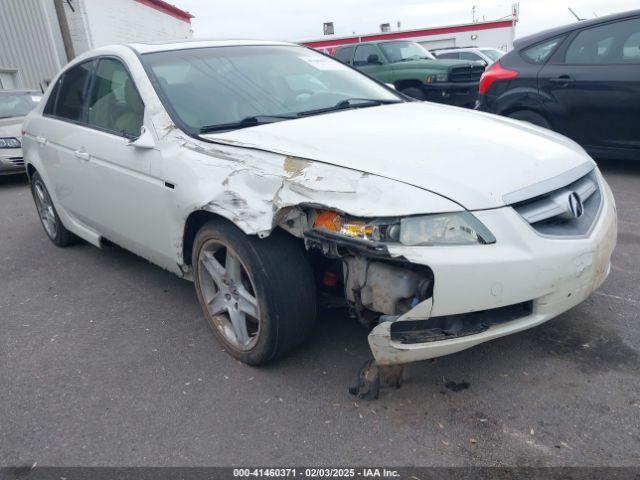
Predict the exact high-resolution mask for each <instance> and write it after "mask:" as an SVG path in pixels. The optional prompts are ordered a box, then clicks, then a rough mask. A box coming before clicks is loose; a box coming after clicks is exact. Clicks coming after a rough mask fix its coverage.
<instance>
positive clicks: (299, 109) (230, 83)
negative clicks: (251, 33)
mask: <svg viewBox="0 0 640 480" xmlns="http://www.w3.org/2000/svg"><path fill="white" fill-rule="evenodd" d="M143 62H144V63H145V65H146V66H147V67H148V69H150V70H151V73H152V76H154V77H155V79H156V80H157V82H156V85H157V87H159V89H160V90H161V91H162V94H164V97H165V99H166V101H167V102H168V104H169V105H167V106H168V107H170V108H169V110H173V116H177V117H178V119H179V121H180V122H181V123H182V125H181V127H182V128H183V129H185V130H186V131H187V132H188V133H190V134H192V135H194V134H197V133H201V132H203V131H206V130H221V129H223V128H217V129H216V128H215V127H216V126H220V127H224V126H226V125H228V126H229V128H228V129H233V128H234V127H235V128H240V127H246V126H253V125H256V124H260V123H265V122H267V121H269V122H271V121H277V120H285V119H288V118H296V117H297V116H300V115H302V114H305V113H306V114H320V113H325V111H331V110H333V109H339V108H345V107H347V108H351V103H350V102H351V101H353V100H357V101H360V102H361V103H358V102H354V103H353V105H354V108H355V107H356V106H358V105H360V106H363V107H364V106H375V105H379V104H381V103H395V102H399V101H401V99H400V98H399V96H398V95H396V94H395V93H393V92H391V91H390V90H388V89H386V88H385V87H383V86H381V85H379V84H377V83H376V82H374V81H373V80H371V79H369V78H368V77H366V76H365V75H363V74H361V73H358V72H357V71H355V70H353V69H352V68H350V67H347V66H346V65H344V64H343V63H341V62H338V61H337V60H333V59H332V58H329V57H326V56H324V55H321V54H319V53H317V52H314V51H313V50H309V49H307V48H303V47H296V46H241V47H209V48H196V49H189V50H175V51H166V52H156V53H148V54H145V55H143ZM362 101H364V102H362ZM234 124H237V125H234Z"/></svg>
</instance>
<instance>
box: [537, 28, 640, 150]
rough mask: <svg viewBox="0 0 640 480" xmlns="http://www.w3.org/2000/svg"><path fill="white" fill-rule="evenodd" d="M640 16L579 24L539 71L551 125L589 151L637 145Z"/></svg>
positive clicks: (639, 137)
mask: <svg viewBox="0 0 640 480" xmlns="http://www.w3.org/2000/svg"><path fill="white" fill-rule="evenodd" d="M638 79H640V18H634V19H628V20H623V21H616V22H611V23H607V24H604V25H600V26H597V27H591V28H586V29H583V30H579V31H577V32H576V33H574V34H573V35H572V38H570V39H569V41H568V42H566V43H565V45H564V46H563V48H561V49H559V50H558V51H557V52H556V53H555V54H554V56H553V58H552V59H551V60H550V61H549V62H548V63H547V64H546V65H545V66H544V67H543V68H542V70H541V71H540V74H539V77H538V82H539V88H540V90H541V92H542V93H543V94H544V95H546V96H547V97H549V98H550V100H551V101H550V102H549V103H548V105H549V106H548V108H550V109H552V110H554V111H552V112H551V113H552V115H551V117H552V118H554V119H556V124H554V128H555V129H556V130H558V131H559V132H560V133H563V134H565V135H567V136H569V137H571V138H572V139H574V140H576V141H577V142H578V143H580V144H581V145H583V146H585V147H587V148H588V149H590V150H592V151H593V152H595V153H597V154H598V153H601V152H606V153H605V154H607V155H611V154H613V155H615V152H616V151H618V152H620V154H624V153H625V150H626V151H633V150H634V149H636V151H637V149H640V122H639V121H638V119H639V118H640V81H638Z"/></svg>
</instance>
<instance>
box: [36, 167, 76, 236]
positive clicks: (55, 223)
mask: <svg viewBox="0 0 640 480" xmlns="http://www.w3.org/2000/svg"><path fill="white" fill-rule="evenodd" d="M31 195H33V201H34V202H35V204H36V209H37V210H38V217H40V222H41V223H42V226H43V227H44V231H45V233H46V234H47V236H48V237H49V240H51V241H52V242H53V243H54V244H55V245H57V246H58V247H68V246H69V245H73V244H75V243H78V242H79V241H80V239H79V238H78V237H76V236H75V235H74V234H73V233H71V232H70V231H69V230H67V229H66V228H65V226H64V225H63V224H62V222H61V221H60V217H59V216H58V212H56V208H55V207H54V206H53V200H51V196H50V195H49V191H48V190H47V187H46V186H45V185H44V181H43V180H42V177H41V176H40V174H39V173H38V172H35V173H34V174H33V176H32V177H31Z"/></svg>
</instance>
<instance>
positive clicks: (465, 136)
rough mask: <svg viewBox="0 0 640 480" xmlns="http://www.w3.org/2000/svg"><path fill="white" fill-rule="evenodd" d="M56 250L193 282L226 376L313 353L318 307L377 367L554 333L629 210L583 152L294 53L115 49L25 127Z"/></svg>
mask: <svg viewBox="0 0 640 480" xmlns="http://www.w3.org/2000/svg"><path fill="white" fill-rule="evenodd" d="M23 129H24V131H25V137H24V149H25V158H26V162H27V169H28V174H29V178H30V181H31V186H32V192H33V196H34V199H35V203H36V206H37V209H38V212H39V214H40V218H41V220H42V224H43V226H44V229H45V231H46V233H47V235H48V236H49V237H50V238H51V240H52V241H53V242H54V243H55V244H56V245H59V246H66V245H70V244H72V243H73V242H74V241H75V240H77V238H81V239H84V240H86V241H87V242H90V243H92V244H94V245H96V246H100V245H101V244H102V242H103V240H105V239H108V240H109V241H111V242H114V243H116V244H119V245H121V246H123V247H124V248H126V249H129V250H131V251H133V252H135V253H136V254H138V255H140V256H141V257H144V258H146V259H148V260H149V261H151V262H153V263H155V264H157V265H159V266H161V267H163V268H165V269H167V270H170V271H172V272H174V273H175V274H177V275H179V276H181V277H184V278H185V279H189V280H193V281H194V283H195V289H196V292H197V296H198V299H199V301H200V303H201V305H202V310H203V312H204V315H205V316H206V318H207V320H208V321H209V322H210V324H211V326H212V327H213V330H214V332H215V333H216V334H217V336H218V337H219V339H220V341H221V342H222V343H223V344H224V346H225V348H226V349H227V350H228V351H229V353H230V354H231V355H233V356H234V357H236V358H238V359H240V360H241V361H243V362H246V363H248V364H254V365H255V364H263V363H265V362H268V361H270V360H273V359H274V358H276V357H278V356H281V355H283V354H284V353H286V352H288V351H290V350H291V349H292V348H293V347H295V346H297V345H299V344H300V343H301V342H302V341H304V340H305V339H306V338H307V337H309V336H310V334H311V332H312V329H311V327H312V325H313V322H314V319H315V316H316V299H317V297H318V295H317V293H318V290H321V291H323V292H324V293H325V295H323V298H324V297H325V296H330V295H334V296H335V295H340V296H341V297H342V298H343V300H344V301H345V302H346V304H347V305H348V306H349V307H350V308H351V309H352V311H353V312H354V313H355V314H356V315H357V316H359V317H360V318H361V319H363V321H373V322H374V323H375V325H376V326H375V328H373V330H372V331H371V333H370V335H369V343H370V346H371V350H372V353H373V356H374V357H375V361H376V362H377V364H378V365H393V364H402V363H407V362H413V361H417V360H424V359H428V358H432V357H438V356H441V355H446V354H450V353H453V352H457V351H460V350H463V349H466V348H469V347H471V346H473V345H476V344H479V343H481V342H485V341H488V340H491V339H495V338H498V337H502V336H504V335H509V334H512V333H516V332H519V331H521V330H524V329H527V328H530V327H533V326H536V325H539V324H541V323H543V322H545V321H547V320H550V319H552V318H553V317H556V316H558V315H559V314H561V313H563V312H565V311H567V310H568V309H570V308H571V307H573V306H575V305H576V304H578V303H580V302H582V301H583V300H584V299H585V298H587V297H588V296H589V294H590V293H592V292H593V291H594V290H595V289H597V288H598V286H599V285H600V284H601V283H602V282H603V281H604V279H605V278H606V276H607V274H608V273H609V269H610V257H611V254H612V252H613V249H614V246H615V242H616V211H615V203H614V199H613V196H612V193H611V190H610V189H609V186H608V185H607V183H606V182H605V180H604V179H603V177H602V175H601V174H600V172H599V170H598V168H597V167H596V164H595V163H594V161H593V160H592V159H591V158H590V157H589V156H588V155H587V154H586V153H585V151H584V150H583V149H582V148H581V147H580V146H578V145H577V144H576V143H574V142H572V141H571V140H569V139H567V138H565V137H563V136H561V135H558V134H555V133H553V132H551V131H549V130H545V129H541V128H537V127H535V126H532V125H530V124H527V123H522V122H518V121H514V120H510V119H507V118H503V117H498V116H493V115H488V114H484V113H479V112H475V111H471V110H463V109H459V108H453V107H449V106H444V105H438V104H432V103H427V102H412V101H407V100H406V99H405V98H404V97H401V96H400V95H399V94H397V93H396V92H395V91H394V90H393V89H390V88H388V87H387V86H385V85H383V84H380V83H377V82H375V81H374V80H371V79H370V78H369V77H367V76H365V75H363V74H361V73H359V72H357V71H355V70H353V69H352V68H350V67H348V66H346V65H344V64H342V63H340V62H338V61H335V60H333V59H332V58H330V57H327V56H324V55H321V54H320V53H317V52H315V51H314V50H311V49H308V48H306V47H301V46H297V45H293V44H288V43H277V42H255V41H216V42H212V41H199V42H196V41H193V42H185V43H170V44H133V45H128V46H110V47H103V48H100V49H97V50H94V51H92V52H89V53H86V54H84V55H82V56H80V57H78V58H77V59H75V60H73V62H72V63H70V64H69V65H68V66H67V67H66V68H65V69H64V71H63V72H62V73H61V74H60V75H59V77H58V78H57V79H56V80H55V81H54V82H53V83H52V84H51V86H50V87H49V89H48V91H47V92H46V94H45V98H44V99H43V101H42V103H41V104H40V107H39V108H38V109H37V111H35V112H33V113H31V114H30V115H29V116H28V117H27V119H26V121H25V123H24V126H23Z"/></svg>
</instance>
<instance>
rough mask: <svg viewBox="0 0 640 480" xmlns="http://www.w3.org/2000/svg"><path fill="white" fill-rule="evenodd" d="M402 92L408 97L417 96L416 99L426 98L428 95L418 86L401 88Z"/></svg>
mask: <svg viewBox="0 0 640 480" xmlns="http://www.w3.org/2000/svg"><path fill="white" fill-rule="evenodd" d="M400 92H401V93H403V94H404V95H406V96H407V97H411V98H415V99H416V100H422V101H424V100H426V99H427V96H426V95H425V93H424V92H423V91H422V90H420V89H419V88H417V87H408V88H405V89H404V90H400Z"/></svg>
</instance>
